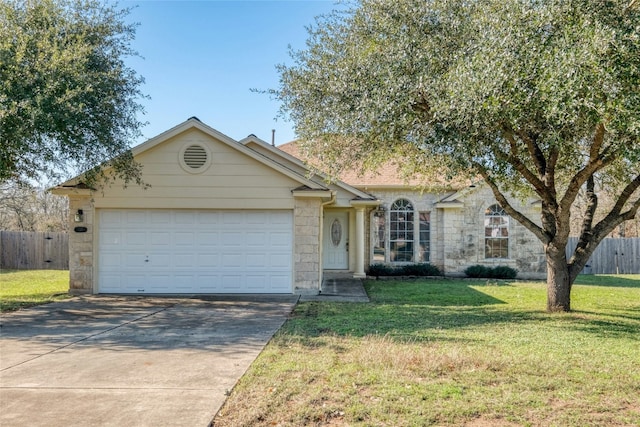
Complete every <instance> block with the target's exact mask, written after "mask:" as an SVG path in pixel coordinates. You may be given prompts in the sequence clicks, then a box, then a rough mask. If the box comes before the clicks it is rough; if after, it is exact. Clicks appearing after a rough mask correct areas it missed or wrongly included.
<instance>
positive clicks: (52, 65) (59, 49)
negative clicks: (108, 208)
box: [0, 0, 143, 184]
mask: <svg viewBox="0 0 640 427" xmlns="http://www.w3.org/2000/svg"><path fill="white" fill-rule="evenodd" d="M127 14H128V10H119V9H116V7H115V6H114V5H113V4H110V3H108V2H104V3H103V2H101V1H99V0H27V1H20V0H3V1H2V2H1V3H0V82H1V89H0V182H1V181H6V180H21V179H22V180H24V179H41V178H42V175H44V176H45V177H48V178H53V177H59V176H64V175H67V176H68V175H69V174H76V173H78V172H85V173H86V175H85V177H84V180H85V183H87V184H91V183H95V182H96V181H97V180H98V179H100V178H105V177H106V176H107V175H105V173H104V171H105V170H106V169H107V168H108V169H109V170H110V171H111V173H110V174H109V176H112V177H116V176H117V177H119V178H122V179H124V181H125V182H130V181H132V180H133V181H135V182H138V183H140V182H141V181H140V167H139V165H138V164H136V163H135V162H134V161H133V158H132V156H131V154H130V152H129V144H130V143H131V141H132V140H133V139H134V138H135V137H137V136H138V135H139V134H140V132H139V129H140V127H141V126H142V123H141V122H140V121H139V120H138V118H137V114H138V113H140V112H141V111H142V106H141V104H139V103H138V99H140V98H141V97H142V96H143V95H142V94H141V92H140V89H139V87H140V85H141V83H142V82H143V80H142V78H141V77H140V76H138V75H137V74H136V72H135V71H134V70H132V69H130V68H128V67H127V66H126V65H125V63H124V59H125V58H126V57H128V56H130V55H135V52H134V51H133V50H132V49H131V47H130V42H131V41H132V40H133V38H134V35H135V26H134V25H132V24H128V23H126V22H125V21H124V18H125V17H126V15H127Z"/></svg>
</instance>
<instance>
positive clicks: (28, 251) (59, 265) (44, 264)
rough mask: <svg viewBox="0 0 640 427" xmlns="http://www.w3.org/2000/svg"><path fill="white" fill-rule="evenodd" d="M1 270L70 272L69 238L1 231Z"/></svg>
mask: <svg viewBox="0 0 640 427" xmlns="http://www.w3.org/2000/svg"><path fill="white" fill-rule="evenodd" d="M0 268H2V269H14V270H68V269H69V234H67V233H53V232H52V233H48V232H39V231H0Z"/></svg>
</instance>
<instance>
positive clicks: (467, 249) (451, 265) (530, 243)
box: [442, 186, 546, 278]
mask: <svg viewBox="0 0 640 427" xmlns="http://www.w3.org/2000/svg"><path fill="white" fill-rule="evenodd" d="M462 202H463V204H464V206H463V207H462V208H453V209H443V211H444V215H443V230H442V231H443V238H444V242H443V243H444V248H445V249H444V269H445V272H446V273H447V274H452V275H463V274H464V270H465V269H466V268H467V267H469V266H472V265H476V264H481V265H486V266H496V265H507V266H509V267H512V268H516V269H517V270H518V271H519V276H520V277H523V278H539V277H542V276H544V274H545V271H546V264H545V258H544V251H543V248H542V244H541V243H540V241H539V240H538V239H537V238H536V237H535V235H533V233H531V232H530V231H529V230H528V229H527V228H525V227H524V226H523V225H521V224H520V223H519V222H517V221H516V220H515V219H513V218H511V220H510V223H509V258H507V259H503V258H498V259H491V258H485V252H484V218H485V210H486V209H487V208H488V207H489V206H491V205H493V204H495V203H497V202H496V200H495V199H494V198H493V193H491V190H490V189H489V188H488V187H486V186H482V187H480V188H478V189H476V190H475V191H472V192H470V193H469V194H467V195H466V196H465V197H464V199H463V200H462ZM509 202H510V203H512V205H513V206H514V207H515V208H516V209H518V210H520V211H521V212H522V213H523V214H525V215H527V217H529V218H531V219H532V220H534V221H535V222H538V223H539V221H540V208H539V207H538V205H536V204H535V203H532V201H525V202H520V201H517V200H510V201H509Z"/></svg>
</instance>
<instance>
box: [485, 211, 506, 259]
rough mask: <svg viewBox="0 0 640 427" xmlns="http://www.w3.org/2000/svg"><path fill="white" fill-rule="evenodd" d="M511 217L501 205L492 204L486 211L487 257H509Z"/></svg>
mask: <svg viewBox="0 0 640 427" xmlns="http://www.w3.org/2000/svg"><path fill="white" fill-rule="evenodd" d="M509 219H510V218H509V215H507V213H506V212H505V210H504V209H502V207H501V206H500V205H497V204H496V205H491V206H489V207H488V208H487V210H486V211H485V213H484V248H485V249H484V257H485V258H509Z"/></svg>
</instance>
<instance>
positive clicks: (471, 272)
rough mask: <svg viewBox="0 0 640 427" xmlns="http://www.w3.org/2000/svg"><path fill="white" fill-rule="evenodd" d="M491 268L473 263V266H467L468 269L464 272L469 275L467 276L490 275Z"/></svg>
mask: <svg viewBox="0 0 640 427" xmlns="http://www.w3.org/2000/svg"><path fill="white" fill-rule="evenodd" d="M487 270H489V269H488V268H487V267H485V266H484V265H472V266H471V267H467V269H466V270H465V271H464V274H466V275H467V277H474V278H477V277H489V276H488V274H489V273H488V271H487Z"/></svg>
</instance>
